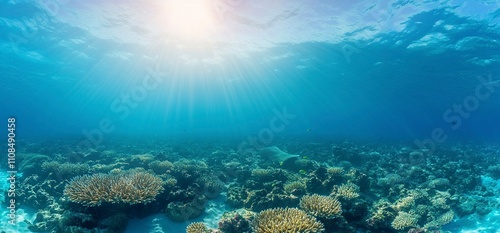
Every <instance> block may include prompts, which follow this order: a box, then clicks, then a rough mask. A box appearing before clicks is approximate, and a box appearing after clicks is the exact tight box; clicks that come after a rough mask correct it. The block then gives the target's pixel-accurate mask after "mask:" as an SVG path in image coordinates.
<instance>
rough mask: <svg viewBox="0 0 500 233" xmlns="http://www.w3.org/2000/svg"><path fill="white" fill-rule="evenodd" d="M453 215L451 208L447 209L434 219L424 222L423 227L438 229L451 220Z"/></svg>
mask: <svg viewBox="0 0 500 233" xmlns="http://www.w3.org/2000/svg"><path fill="white" fill-rule="evenodd" d="M454 217H455V212H453V210H449V211H448V212H446V213H444V214H442V215H441V216H439V217H438V218H437V219H436V220H434V221H431V222H429V223H427V224H425V226H424V228H425V229H439V228H441V227H442V226H444V225H446V224H448V223H450V222H451V221H453V218H454Z"/></svg>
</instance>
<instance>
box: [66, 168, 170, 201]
mask: <svg viewBox="0 0 500 233" xmlns="http://www.w3.org/2000/svg"><path fill="white" fill-rule="evenodd" d="M162 186H163V181H162V180H161V179H160V178H158V177H155V176H154V175H151V174H149V173H144V172H132V173H125V174H123V175H112V174H102V173H101V174H94V175H83V176H78V177H75V178H73V179H72V180H71V181H70V183H69V184H68V185H66V187H65V188H64V195H65V196H66V197H68V198H69V200H70V201H72V202H76V203H79V204H82V205H84V206H99V205H101V204H102V203H104V202H108V203H127V204H131V205H132V204H138V203H148V202H151V201H153V200H154V199H155V197H156V195H158V194H159V193H160V192H161V191H163V187H162Z"/></svg>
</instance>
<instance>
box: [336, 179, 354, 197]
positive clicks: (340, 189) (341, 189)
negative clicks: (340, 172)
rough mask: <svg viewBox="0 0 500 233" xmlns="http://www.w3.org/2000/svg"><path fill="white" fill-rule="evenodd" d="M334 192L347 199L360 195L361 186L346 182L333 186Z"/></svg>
mask: <svg viewBox="0 0 500 233" xmlns="http://www.w3.org/2000/svg"><path fill="white" fill-rule="evenodd" d="M333 193H335V194H336V195H337V196H339V197H341V198H344V199H346V200H351V199H354V198H357V197H359V186H357V185H355V184H353V183H350V182H349V183H346V184H342V185H340V186H335V187H334V188H333Z"/></svg>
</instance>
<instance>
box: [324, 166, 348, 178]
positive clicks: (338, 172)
mask: <svg viewBox="0 0 500 233" xmlns="http://www.w3.org/2000/svg"><path fill="white" fill-rule="evenodd" d="M326 171H327V172H328V174H330V175H332V176H342V175H343V174H344V168H342V167H329V168H327V169H326Z"/></svg>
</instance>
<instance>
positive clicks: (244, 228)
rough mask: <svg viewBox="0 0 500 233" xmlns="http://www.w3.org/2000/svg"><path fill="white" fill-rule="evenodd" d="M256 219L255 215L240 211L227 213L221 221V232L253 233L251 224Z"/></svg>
mask: <svg viewBox="0 0 500 233" xmlns="http://www.w3.org/2000/svg"><path fill="white" fill-rule="evenodd" d="M254 218H255V213H254V212H250V211H246V210H244V209H239V210H235V211H231V212H226V213H224V215H222V218H221V219H220V221H219V230H220V231H222V233H250V232H253V231H252V227H251V222H252V221H253V219H254Z"/></svg>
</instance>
